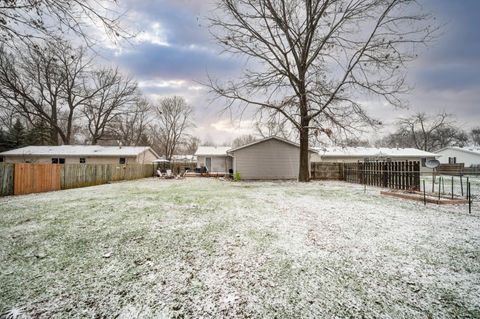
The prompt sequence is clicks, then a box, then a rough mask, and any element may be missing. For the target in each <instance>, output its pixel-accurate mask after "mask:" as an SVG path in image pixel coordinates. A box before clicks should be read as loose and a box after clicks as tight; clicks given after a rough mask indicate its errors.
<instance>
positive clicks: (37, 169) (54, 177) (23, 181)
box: [13, 164, 62, 195]
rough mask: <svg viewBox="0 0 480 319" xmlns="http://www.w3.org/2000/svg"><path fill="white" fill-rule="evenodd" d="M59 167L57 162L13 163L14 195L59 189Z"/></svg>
mask: <svg viewBox="0 0 480 319" xmlns="http://www.w3.org/2000/svg"><path fill="white" fill-rule="evenodd" d="M61 168H62V167H61V165H58V164H15V172H14V174H13V176H14V179H13V180H14V182H13V185H14V186H13V189H14V190H13V193H14V195H24V194H31V193H42V192H50V191H56V190H59V189H60V170H61Z"/></svg>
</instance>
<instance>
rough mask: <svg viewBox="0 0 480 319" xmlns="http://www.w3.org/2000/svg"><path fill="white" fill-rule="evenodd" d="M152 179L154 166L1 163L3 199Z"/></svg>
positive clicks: (0, 175) (1, 191) (0, 178)
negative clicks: (9, 196)
mask: <svg viewBox="0 0 480 319" xmlns="http://www.w3.org/2000/svg"><path fill="white" fill-rule="evenodd" d="M152 176H154V165H153V164H127V165H117V164H64V165H60V164H24V163H16V164H5V163H0V183H1V184H0V196H6V195H22V194H30V193H40V192H48V191H54V190H61V189H69V188H78V187H85V186H92V185H99V184H105V183H108V182H111V181H121V180H132V179H139V178H145V177H152Z"/></svg>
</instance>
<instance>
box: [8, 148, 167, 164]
mask: <svg viewBox="0 0 480 319" xmlns="http://www.w3.org/2000/svg"><path fill="white" fill-rule="evenodd" d="M157 158H158V155H157V154H156V153H155V152H154V151H153V150H152V149H151V148H150V147H144V146H100V145H61V146H27V147H22V148H18V149H14V150H10V151H6V152H3V153H0V161H3V162H6V163H52V164H150V163H152V162H153V161H154V160H155V159H157Z"/></svg>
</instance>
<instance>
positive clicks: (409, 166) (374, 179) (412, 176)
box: [343, 161, 420, 190]
mask: <svg viewBox="0 0 480 319" xmlns="http://www.w3.org/2000/svg"><path fill="white" fill-rule="evenodd" d="M343 169H344V171H343V176H344V180H345V181H346V182H351V183H359V184H364V185H369V186H378V187H385V188H391V189H405V190H420V162H419V161H396V162H391V161H375V162H358V163H345V164H344V168H343Z"/></svg>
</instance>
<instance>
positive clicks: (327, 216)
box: [0, 179, 480, 318]
mask: <svg viewBox="0 0 480 319" xmlns="http://www.w3.org/2000/svg"><path fill="white" fill-rule="evenodd" d="M479 219H480V213H479V212H478V211H475V212H474V213H473V214H468V213H467V210H466V207H465V206H453V207H452V206H451V207H448V206H441V207H438V206H434V205H429V206H427V207H424V206H423V204H422V203H417V202H409V201H403V200H397V199H394V198H384V197H381V196H380V195H379V189H376V188H368V189H367V193H366V194H364V190H363V187H362V186H359V185H353V184H346V183H340V182H314V183H309V184H299V183H294V182H285V183H272V182H259V183H252V182H250V183H248V182H226V181H220V180H213V179H186V180H158V179H145V180H140V181H131V182H121V183H116V184H109V185H102V186H96V187H89V188H83V189H74V190H67V191H60V192H53V193H45V194H32V195H27V196H18V197H5V198H1V199H0V287H1V289H0V314H2V313H3V314H12V313H14V312H15V311H16V312H20V313H22V314H23V315H24V316H25V317H28V316H31V317H34V318H36V317H39V318H51V317H53V318H64V317H77V318H83V317H119V318H131V317H137V316H138V317H141V318H157V317H168V318H169V317H239V318H244V317H268V318H273V317H277V318H282V317H284V318H294V317H335V316H337V317H366V318H378V317H385V318H388V317H391V318H428V317H433V318H452V317H459V318H460V317H461V318H478V317H480V306H479V300H480V294H479V291H480V232H479V229H480V227H479V226H480V220H479ZM107 257H108V258H107Z"/></svg>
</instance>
